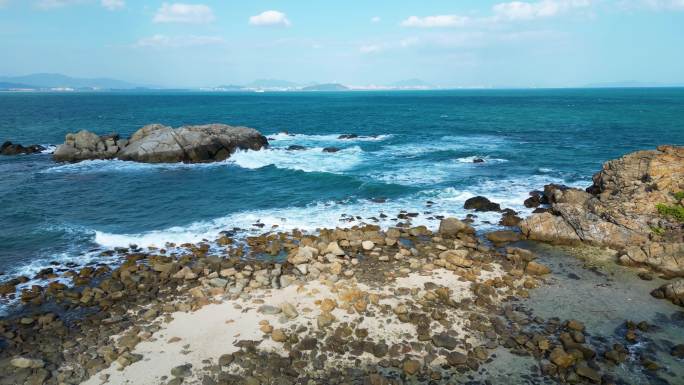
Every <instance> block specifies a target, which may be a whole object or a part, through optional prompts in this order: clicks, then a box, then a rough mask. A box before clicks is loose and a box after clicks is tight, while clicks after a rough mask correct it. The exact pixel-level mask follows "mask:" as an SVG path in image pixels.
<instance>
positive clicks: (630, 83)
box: [584, 81, 684, 88]
mask: <svg viewBox="0 0 684 385" xmlns="http://www.w3.org/2000/svg"><path fill="white" fill-rule="evenodd" d="M584 87H586V88H644V87H684V83H655V82H637V81H625V82H606V83H591V84H587V85H585V86H584Z"/></svg>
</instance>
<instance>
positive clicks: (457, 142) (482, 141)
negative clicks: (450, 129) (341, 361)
mask: <svg viewBox="0 0 684 385" xmlns="http://www.w3.org/2000/svg"><path fill="white" fill-rule="evenodd" d="M506 144H507V140H506V139H505V138H501V137H496V136H488V135H477V136H466V135H463V136H443V137H441V138H439V139H432V140H426V141H421V142H415V143H408V144H396V145H390V146H386V147H385V148H384V149H383V150H381V152H382V153H385V154H389V155H392V156H395V157H396V156H399V157H412V156H418V155H423V154H429V153H432V152H438V151H472V152H475V151H482V152H491V151H492V150H496V149H497V148H500V147H502V146H504V145H506Z"/></svg>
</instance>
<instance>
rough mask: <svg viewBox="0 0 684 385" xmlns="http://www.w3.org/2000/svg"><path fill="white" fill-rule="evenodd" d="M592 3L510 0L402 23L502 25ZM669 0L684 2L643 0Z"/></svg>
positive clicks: (587, 0) (423, 25)
mask: <svg viewBox="0 0 684 385" xmlns="http://www.w3.org/2000/svg"><path fill="white" fill-rule="evenodd" d="M593 1H595V0H541V1H537V2H527V1H511V2H507V3H499V4H496V5H494V6H493V7H492V13H493V14H492V15H490V16H485V17H470V16H462V15H434V16H425V17H419V16H410V17H409V18H407V19H406V20H404V21H402V22H401V25H402V26H404V27H417V28H448V27H451V28H453V27H470V26H483V25H493V24H497V23H502V22H513V21H522V20H535V19H542V18H549V17H554V16H558V15H560V14H563V13H567V12H570V11H572V10H577V9H583V8H589V7H590V6H591V5H592V2H593ZM646 1H672V2H684V0H646Z"/></svg>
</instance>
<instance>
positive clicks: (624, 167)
mask: <svg viewBox="0 0 684 385" xmlns="http://www.w3.org/2000/svg"><path fill="white" fill-rule="evenodd" d="M593 181H594V184H593V185H592V186H591V187H589V188H587V190H586V191H583V190H579V189H573V188H567V187H565V186H557V185H548V186H546V187H545V189H544V200H545V201H546V202H545V203H548V204H550V206H551V210H550V212H544V213H538V214H533V215H531V216H530V217H528V218H527V219H525V220H523V221H522V222H521V223H520V229H521V232H522V233H523V235H524V236H525V237H526V238H528V239H532V240H538V241H544V242H552V243H562V244H574V243H588V244H592V245H597V246H606V247H611V248H614V249H616V250H618V251H619V257H620V262H621V263H623V264H626V265H645V266H649V267H651V268H654V269H656V270H659V271H662V272H665V273H668V274H672V275H684V235H683V231H682V229H683V224H682V222H681V219H678V218H677V217H676V216H672V215H667V213H663V207H670V208H674V210H680V209H681V203H682V202H681V200H682V191H684V147H677V146H659V147H658V148H657V150H651V151H638V152H634V153H631V154H628V155H625V156H623V157H622V158H620V159H616V160H611V161H608V162H606V163H605V164H604V165H603V169H602V170H601V171H600V172H598V173H597V174H595V175H594V177H593Z"/></svg>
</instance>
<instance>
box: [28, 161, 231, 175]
mask: <svg viewBox="0 0 684 385" xmlns="http://www.w3.org/2000/svg"><path fill="white" fill-rule="evenodd" d="M228 164H229V162H228V161H222V162H212V163H181V162H178V163H140V162H129V161H123V160H118V159H111V160H107V159H93V160H84V161H81V162H78V163H63V164H58V165H56V166H53V167H50V168H47V169H45V170H42V171H41V173H47V174H50V173H93V172H131V171H155V170H173V169H183V168H208V167H225V166H226V165H228Z"/></svg>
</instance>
